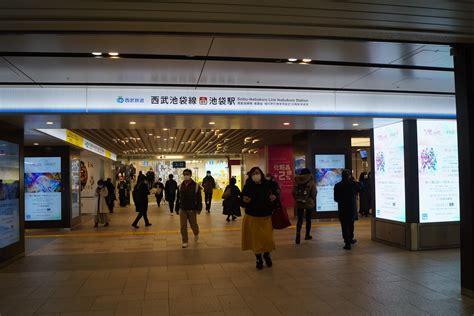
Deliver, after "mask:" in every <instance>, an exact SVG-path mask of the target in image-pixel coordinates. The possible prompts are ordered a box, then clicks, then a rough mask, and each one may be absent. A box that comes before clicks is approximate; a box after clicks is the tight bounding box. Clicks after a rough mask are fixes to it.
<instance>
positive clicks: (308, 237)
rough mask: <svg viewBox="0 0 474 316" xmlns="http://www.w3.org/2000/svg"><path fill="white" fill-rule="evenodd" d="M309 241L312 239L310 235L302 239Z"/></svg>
mask: <svg viewBox="0 0 474 316" xmlns="http://www.w3.org/2000/svg"><path fill="white" fill-rule="evenodd" d="M311 239H313V236H311V235H306V237H305V238H304V240H311Z"/></svg>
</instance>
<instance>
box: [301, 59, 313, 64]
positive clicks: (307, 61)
mask: <svg viewBox="0 0 474 316" xmlns="http://www.w3.org/2000/svg"><path fill="white" fill-rule="evenodd" d="M312 61H313V60H312V59H310V58H303V59H302V62H304V63H310V62H312Z"/></svg>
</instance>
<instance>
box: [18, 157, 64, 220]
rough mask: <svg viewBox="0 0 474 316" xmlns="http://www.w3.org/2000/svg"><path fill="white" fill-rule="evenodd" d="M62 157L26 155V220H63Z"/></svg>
mask: <svg viewBox="0 0 474 316" xmlns="http://www.w3.org/2000/svg"><path fill="white" fill-rule="evenodd" d="M62 185H63V184H62V181H61V157H25V220H27V221H60V220H61V192H62Z"/></svg>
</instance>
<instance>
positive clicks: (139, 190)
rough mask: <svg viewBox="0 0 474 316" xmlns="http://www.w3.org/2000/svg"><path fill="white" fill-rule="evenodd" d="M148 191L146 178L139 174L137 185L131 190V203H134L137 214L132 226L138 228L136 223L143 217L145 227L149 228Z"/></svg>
mask: <svg viewBox="0 0 474 316" xmlns="http://www.w3.org/2000/svg"><path fill="white" fill-rule="evenodd" d="M149 194H150V191H149V190H148V183H147V180H146V177H145V176H144V175H143V174H141V175H139V176H138V178H137V184H136V185H135V188H133V202H135V207H136V211H137V212H138V215H137V217H136V218H135V220H134V221H133V223H132V226H133V227H135V228H139V226H138V221H139V220H140V219H141V218H142V217H143V219H144V220H145V226H151V223H150V221H149V220H148V214H147V212H148V195H149Z"/></svg>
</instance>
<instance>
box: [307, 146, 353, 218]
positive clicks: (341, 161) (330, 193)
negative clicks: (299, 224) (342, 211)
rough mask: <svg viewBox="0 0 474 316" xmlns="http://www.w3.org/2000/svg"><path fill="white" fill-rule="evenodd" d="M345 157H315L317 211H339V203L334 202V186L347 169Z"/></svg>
mask: <svg viewBox="0 0 474 316" xmlns="http://www.w3.org/2000/svg"><path fill="white" fill-rule="evenodd" d="M345 160H346V159H345V156H344V155H315V167H316V188H317V190H318V194H317V195H316V211H317V212H331V211H337V202H336V201H334V186H335V185H336V183H338V182H340V181H341V179H342V170H344V168H345V163H346V161H345Z"/></svg>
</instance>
